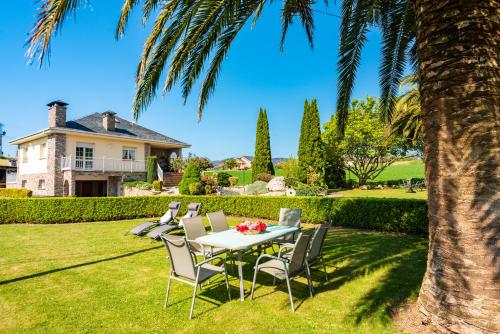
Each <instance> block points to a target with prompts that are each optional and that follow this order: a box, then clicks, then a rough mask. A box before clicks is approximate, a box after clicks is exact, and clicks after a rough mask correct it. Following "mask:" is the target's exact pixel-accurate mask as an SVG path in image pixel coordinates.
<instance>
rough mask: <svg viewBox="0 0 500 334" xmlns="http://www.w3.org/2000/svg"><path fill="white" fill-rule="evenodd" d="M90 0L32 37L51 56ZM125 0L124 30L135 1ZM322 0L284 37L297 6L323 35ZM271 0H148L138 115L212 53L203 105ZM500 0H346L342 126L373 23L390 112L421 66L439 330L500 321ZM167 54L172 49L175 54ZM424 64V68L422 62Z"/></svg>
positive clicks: (306, 4) (307, 6) (488, 327)
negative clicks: (319, 22) (56, 40)
mask: <svg viewBox="0 0 500 334" xmlns="http://www.w3.org/2000/svg"><path fill="white" fill-rule="evenodd" d="M81 1H82V0H45V1H44V2H43V4H42V6H41V10H40V13H39V18H38V21H37V22H36V23H35V27H34V29H33V32H32V34H31V38H30V40H29V45H30V48H29V50H28V52H29V54H30V55H31V56H34V55H36V54H37V53H39V55H40V57H41V59H43V57H44V55H45V54H46V52H47V51H48V49H49V44H50V40H51V37H52V36H53V35H54V33H55V32H56V31H57V30H58V29H60V28H61V25H62V22H63V21H64V19H65V18H66V17H68V16H69V15H68V14H70V13H73V12H74V11H75V10H76V9H77V8H78V6H79V5H80V2H81ZM139 3H142V2H141V1H138V0H125V1H124V5H123V9H122V16H121V19H120V22H119V25H118V29H117V36H121V35H123V33H124V31H125V25H126V22H127V18H128V16H129V14H130V11H131V9H132V8H133V7H134V6H137V5H138V4H139ZM313 4H314V2H313V1H312V0H284V1H283V7H282V21H283V29H282V41H283V38H284V37H285V35H286V32H287V28H288V26H289V25H290V24H291V23H292V21H293V19H294V18H295V17H296V16H298V17H299V18H300V19H301V22H302V24H303V26H304V27H305V30H306V33H307V35H308V38H309V42H310V43H311V45H312V40H313V38H312V36H313V30H314V22H313V9H312V6H313ZM265 5H266V1H265V0H226V1H223V0H219V1H216V0H199V1H192V0H162V1H160V0H144V5H143V16H144V21H146V20H147V19H148V18H149V17H150V16H151V15H152V13H155V15H156V18H155V22H154V26H153V29H152V32H151V34H150V36H149V37H148V39H147V40H146V43H145V46H144V50H143V54H142V58H141V61H140V62H139V66H138V70H137V90H136V95H135V99H134V112H135V116H136V117H137V116H138V115H139V114H140V113H141V112H142V111H143V110H144V108H146V107H147V106H148V104H149V103H150V102H151V100H152V99H153V98H154V96H155V93H156V91H157V88H158V85H159V82H160V77H161V74H162V71H163V70H164V69H165V68H168V73H167V76H166V80H165V83H164V89H163V90H164V91H168V90H170V89H171V88H172V86H173V85H174V84H177V83H180V84H181V86H182V91H183V97H184V98H187V97H188V96H189V94H190V93H191V90H192V87H193V84H194V82H195V80H197V79H198V78H199V76H200V75H201V73H202V70H203V69H204V68H205V65H206V64H207V62H209V64H208V69H207V71H206V75H205V76H204V79H203V82H202V86H201V92H200V100H199V105H198V112H199V115H200V116H201V113H202V111H203V108H204V107H205V105H206V103H207V100H208V97H209V96H210V94H211V93H212V91H213V90H214V87H215V83H216V80H217V75H218V73H219V70H220V66H221V63H222V61H223V59H224V57H225V55H226V54H227V52H228V50H229V47H230V45H231V43H232V42H233V40H234V38H235V37H236V35H237V34H238V32H239V31H240V30H241V28H242V27H243V26H244V25H245V24H246V23H247V22H248V21H249V19H250V18H252V17H253V22H255V21H257V20H258V18H259V17H260V14H261V12H262V10H263V8H264V6H265ZM499 9H500V4H499V0H488V1H484V0H468V1H456V0H442V1H439V2H436V1H434V0H414V1H410V0H356V1H355V0H344V1H343V3H342V26H341V45H340V58H339V84H338V85H339V95H338V103H337V104H338V110H337V115H336V116H337V117H336V118H337V120H338V125H339V126H338V127H339V129H341V130H342V129H343V127H344V125H345V121H346V118H347V111H348V107H349V104H350V98H351V92H352V88H353V86H354V83H355V77H356V69H357V67H358V65H359V61H360V57H361V51H362V48H363V45H364V43H365V41H366V34H367V32H368V30H369V29H370V28H371V27H373V26H377V27H380V29H381V31H382V37H383V39H382V44H383V47H382V55H383V57H382V64H381V67H380V81H381V87H382V94H381V95H382V96H381V97H382V100H383V109H384V112H385V117H386V118H387V119H390V118H391V115H392V110H393V107H394V103H395V101H396V96H397V89H398V87H399V84H400V81H401V78H402V75H403V71H404V69H405V66H406V65H407V64H408V62H409V63H410V64H413V65H414V69H415V72H416V73H418V78H419V80H418V81H419V84H420V86H419V91H420V102H421V109H422V120H423V133H424V148H425V166H426V181H427V184H428V208H429V255H428V261H427V270H426V274H425V277H424V281H423V283H422V286H421V290H420V294H419V299H418V305H419V308H420V311H421V312H422V314H423V316H424V320H425V322H426V323H428V324H429V325H431V326H432V329H433V330H434V331H437V332H448V333H449V332H462V333H470V332H474V333H479V332H483V333H491V332H498V331H500V319H499V317H498V314H499V313H498V305H499V304H500V300H499V299H500V284H498V281H499V280H500V269H499V268H500V263H499V261H500V256H499V254H500V250H499V246H498V242H499V235H500V226H499V225H500V224H499V221H500V219H499V216H498V212H500V200H499V198H498V184H499V182H498V175H499V171H500V150H499V147H500V145H499V144H500V143H499V138H500V129H499V128H500V121H499V116H498V115H499V114H500V110H499V108H500V95H499V94H498V87H499V85H500V82H499V81H500V72H499V71H500V70H499V66H498V63H499V59H498V58H499V57H498V50H499V48H498V34H499V23H498V11H499ZM167 61H169V62H168V63H167ZM417 65H418V68H417Z"/></svg>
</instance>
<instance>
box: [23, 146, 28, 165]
mask: <svg viewBox="0 0 500 334" xmlns="http://www.w3.org/2000/svg"><path fill="white" fill-rule="evenodd" d="M23 162H28V148H27V147H25V148H23Z"/></svg>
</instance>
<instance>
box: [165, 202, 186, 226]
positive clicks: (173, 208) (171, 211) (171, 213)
mask: <svg viewBox="0 0 500 334" xmlns="http://www.w3.org/2000/svg"><path fill="white" fill-rule="evenodd" d="M180 207H181V203H179V202H170V203H169V204H168V210H167V212H165V214H164V215H163V216H161V218H160V223H162V224H166V223H169V222H170V221H171V220H173V219H174V218H175V216H177V213H178V212H179V209H180Z"/></svg>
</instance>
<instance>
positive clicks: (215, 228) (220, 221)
mask: <svg viewBox="0 0 500 334" xmlns="http://www.w3.org/2000/svg"><path fill="white" fill-rule="evenodd" d="M207 218H208V222H209V223H210V226H211V227H212V232H222V231H227V230H229V224H228V223H227V219H226V215H225V214H224V212H222V210H221V211H217V212H207Z"/></svg>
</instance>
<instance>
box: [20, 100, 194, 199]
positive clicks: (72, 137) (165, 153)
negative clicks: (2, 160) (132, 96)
mask: <svg viewBox="0 0 500 334" xmlns="http://www.w3.org/2000/svg"><path fill="white" fill-rule="evenodd" d="M47 106H48V108H49V110H48V116H49V117H48V119H49V124H48V128H46V129H44V130H41V131H38V132H35V133H32V134H29V135H26V136H24V137H22V138H19V139H15V140H13V141H11V143H12V144H15V145H18V169H17V186H18V187H22V188H27V189H31V190H32V191H33V196H74V195H76V196H117V195H120V188H121V187H120V186H121V183H122V182H123V180H125V179H143V178H145V176H146V159H147V157H148V156H150V155H156V156H158V160H159V165H161V166H168V161H169V159H171V158H173V157H176V156H181V154H182V149H183V148H186V147H189V146H190V145H189V144H186V143H184V142H181V141H178V140H176V139H173V138H170V137H168V136H165V135H163V134H160V133H158V132H155V131H153V130H150V129H147V128H145V127H142V126H140V125H138V124H136V123H133V122H130V121H127V120H125V119H122V118H120V117H117V116H116V113H114V112H112V111H106V112H103V113H93V114H90V115H88V116H85V117H82V118H79V119H76V120H73V121H66V109H67V106H68V104H67V103H65V102H62V101H53V102H50V103H49V104H47ZM163 169H164V167H161V168H160V172H159V174H160V173H161V172H163ZM165 171H166V170H165ZM164 181H165V180H164Z"/></svg>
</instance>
